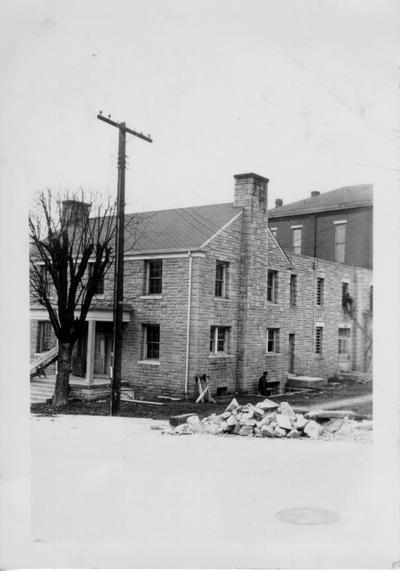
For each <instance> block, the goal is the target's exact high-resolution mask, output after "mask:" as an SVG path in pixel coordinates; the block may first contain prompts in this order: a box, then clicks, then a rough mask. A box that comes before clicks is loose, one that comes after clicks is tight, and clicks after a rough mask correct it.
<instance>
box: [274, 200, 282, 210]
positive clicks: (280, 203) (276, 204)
mask: <svg viewBox="0 0 400 571" xmlns="http://www.w3.org/2000/svg"><path fill="white" fill-rule="evenodd" d="M281 206H283V200H282V198H277V199H276V200H275V208H280V207H281Z"/></svg>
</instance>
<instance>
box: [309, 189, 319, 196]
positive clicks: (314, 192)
mask: <svg viewBox="0 0 400 571" xmlns="http://www.w3.org/2000/svg"><path fill="white" fill-rule="evenodd" d="M320 194H321V193H320V191H319V190H312V191H311V196H319V195H320Z"/></svg>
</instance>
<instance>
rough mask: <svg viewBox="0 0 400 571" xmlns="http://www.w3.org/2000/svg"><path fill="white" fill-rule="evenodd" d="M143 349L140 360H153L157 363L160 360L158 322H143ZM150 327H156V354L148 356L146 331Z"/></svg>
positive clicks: (159, 328)
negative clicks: (155, 355)
mask: <svg viewBox="0 0 400 571" xmlns="http://www.w3.org/2000/svg"><path fill="white" fill-rule="evenodd" d="M142 327H143V351H142V362H153V363H158V362H159V361H160V348H161V327H160V324H159V323H143V324H142ZM150 327H158V332H159V334H158V356H157V357H149V356H148V352H149V348H148V332H149V328H150Z"/></svg>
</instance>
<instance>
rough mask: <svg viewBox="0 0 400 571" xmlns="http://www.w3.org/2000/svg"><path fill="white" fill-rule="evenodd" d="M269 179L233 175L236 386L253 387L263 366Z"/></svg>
mask: <svg viewBox="0 0 400 571" xmlns="http://www.w3.org/2000/svg"><path fill="white" fill-rule="evenodd" d="M267 188H268V179H267V178H265V177H263V176H260V175H257V174H254V173H246V174H237V175H235V198H234V206H239V207H241V208H242V215H241V246H240V270H239V289H238V302H239V303H238V305H239V307H238V309H239V311H238V329H237V344H238V345H237V347H238V350H237V358H238V364H237V368H236V387H237V390H238V392H242V391H249V390H253V389H254V382H255V381H254V379H258V377H259V376H260V375H259V371H262V370H264V369H263V367H265V335H266V329H267V315H268V307H267V279H266V276H267V272H268V233H267V229H268V193H267Z"/></svg>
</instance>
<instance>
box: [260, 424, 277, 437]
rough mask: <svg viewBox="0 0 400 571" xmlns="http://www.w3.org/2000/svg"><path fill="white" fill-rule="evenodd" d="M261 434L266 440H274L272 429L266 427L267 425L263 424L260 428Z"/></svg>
mask: <svg viewBox="0 0 400 571" xmlns="http://www.w3.org/2000/svg"><path fill="white" fill-rule="evenodd" d="M261 432H262V434H263V436H268V438H275V431H274V429H273V428H271V427H270V426H268V425H267V424H264V425H263V426H262V427H261Z"/></svg>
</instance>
